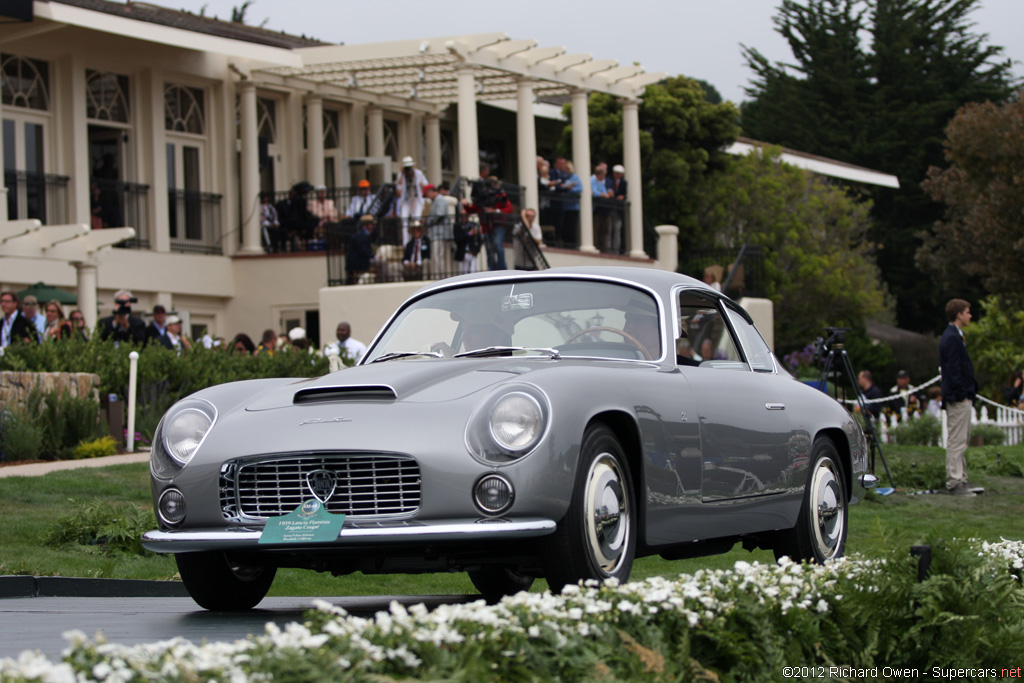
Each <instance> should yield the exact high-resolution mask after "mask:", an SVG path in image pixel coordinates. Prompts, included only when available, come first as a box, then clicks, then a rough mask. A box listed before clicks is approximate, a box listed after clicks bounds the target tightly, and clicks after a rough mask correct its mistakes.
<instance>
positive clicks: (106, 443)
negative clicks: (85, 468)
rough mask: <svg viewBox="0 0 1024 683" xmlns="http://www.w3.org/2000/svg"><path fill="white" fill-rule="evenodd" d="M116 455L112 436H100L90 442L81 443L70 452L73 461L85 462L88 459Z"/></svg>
mask: <svg viewBox="0 0 1024 683" xmlns="http://www.w3.org/2000/svg"><path fill="white" fill-rule="evenodd" d="M115 453H117V442H116V441H114V437H112V436H101V437H100V438H98V439H93V440H92V441H83V442H81V443H80V444H78V445H77V446H75V448H74V450H72V451H71V457H72V458H73V459H74V460H87V459H89V458H102V457H103V456H105V455H114V454H115Z"/></svg>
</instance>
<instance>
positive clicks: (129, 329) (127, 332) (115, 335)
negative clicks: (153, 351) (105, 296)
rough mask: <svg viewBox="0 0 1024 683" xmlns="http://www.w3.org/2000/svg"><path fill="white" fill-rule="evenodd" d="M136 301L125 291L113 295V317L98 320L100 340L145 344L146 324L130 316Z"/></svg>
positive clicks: (140, 319) (136, 299)
mask: <svg viewBox="0 0 1024 683" xmlns="http://www.w3.org/2000/svg"><path fill="white" fill-rule="evenodd" d="M138 301H139V300H138V298H136V297H134V296H132V293H131V292H129V291H128V290H125V289H122V290H119V291H118V292H117V293H116V294H114V315H110V316H107V317H106V318H103V319H101V320H100V324H99V326H100V339H103V340H107V339H113V340H114V341H115V342H132V343H135V344H139V345H143V344H145V343H146V323H144V322H143V321H142V318H137V317H135V316H134V315H132V304H134V303H138Z"/></svg>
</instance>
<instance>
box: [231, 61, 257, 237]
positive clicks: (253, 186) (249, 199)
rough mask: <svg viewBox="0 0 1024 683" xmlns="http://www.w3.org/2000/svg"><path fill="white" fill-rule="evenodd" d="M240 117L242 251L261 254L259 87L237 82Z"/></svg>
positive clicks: (247, 82) (248, 82)
mask: <svg viewBox="0 0 1024 683" xmlns="http://www.w3.org/2000/svg"><path fill="white" fill-rule="evenodd" d="M237 85H238V95H239V101H240V107H239V116H240V117H241V124H242V125H241V136H242V139H241V143H242V159H241V163H240V166H241V168H240V169H239V173H240V180H241V183H240V184H241V202H242V213H241V215H240V216H239V218H240V219H241V221H242V249H241V253H243V254H262V253H263V247H262V245H261V244H260V212H259V192H260V166H259V164H260V144H259V129H258V127H257V120H256V84H255V83H253V82H252V81H239V82H238V84H237Z"/></svg>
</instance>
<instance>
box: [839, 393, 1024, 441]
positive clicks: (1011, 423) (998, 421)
mask: <svg viewBox="0 0 1024 683" xmlns="http://www.w3.org/2000/svg"><path fill="white" fill-rule="evenodd" d="M940 380H941V376H939V375H936V376H935V377H933V378H932V379H930V380H928V381H927V382H925V383H924V384H921V385H919V386H916V387H909V388H908V389H907V390H906V391H905V392H903V393H902V394H899V396H906V395H907V394H912V393H917V392H919V391H920V390H921V389H923V388H925V387H927V386H929V385H932V384H935V383H936V382H938V381H940ZM894 397H895V396H886V397H884V398H877V399H871V400H868V399H865V400H864V402H865V403H888V402H890V401H892V400H893V398H894ZM978 402H979V403H980V405H979V406H978V407H977V408H976V409H975V410H972V411H971V427H972V429H973V428H974V426H976V425H991V426H993V427H997V428H998V429H1000V430H1001V431H1002V432H1003V433H1004V434H1005V435H1006V438H1005V439H1004V440H1003V444H1004V445H1006V446H1015V445H1017V444H1019V443H1022V442H1024V410H1018V409H1017V408H1011V407H1010V406H1004V405H1001V404H999V403H996V402H995V401H992V400H989V399H987V398H985V397H984V396H979V397H978ZM844 403H847V404H856V403H857V401H855V400H847V401H844ZM921 415H923V413H910V414H909V415H908V414H907V412H906V409H905V408H904V409H903V411H902V412H901V414H900V415H897V414H896V413H892V414H891V415H881V416H880V417H879V418H878V420H876V422H875V425H876V428H877V430H878V438H879V440H880V441H881V442H882V443H892V431H893V430H894V429H896V427H897V426H899V423H900V421H901V420H916V419H918V418H920V417H921ZM939 420H940V421H941V422H942V436H941V439H940V442H939V445H940V446H942V447H943V448H945V447H946V439H947V437H948V435H949V428H948V425H947V423H946V411H945V410H941V411H939Z"/></svg>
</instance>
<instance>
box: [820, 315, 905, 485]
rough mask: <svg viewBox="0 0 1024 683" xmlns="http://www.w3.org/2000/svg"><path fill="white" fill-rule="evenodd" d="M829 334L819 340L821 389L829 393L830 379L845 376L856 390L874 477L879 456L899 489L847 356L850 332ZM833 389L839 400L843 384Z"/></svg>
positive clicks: (837, 330)
mask: <svg viewBox="0 0 1024 683" xmlns="http://www.w3.org/2000/svg"><path fill="white" fill-rule="evenodd" d="M825 331H826V332H828V333H829V337H828V339H826V340H822V339H821V338H820V337H819V338H818V340H817V343H816V346H817V347H818V349H817V353H818V355H820V356H822V357H824V359H825V362H824V364H823V366H822V369H821V381H820V382H819V383H818V389H820V390H821V391H827V390H826V387H828V378H829V376H830V375H831V374H833V373H834V372H841V373H842V374H843V376H844V377H846V379H847V381H849V383H850V386H852V387H853V392H854V395H855V396H856V397H857V405H858V406H860V414H861V415H862V416H863V417H864V436H866V437H867V441H868V450H869V451H870V452H871V473H872V474H874V472H875V454H876V453H877V454H878V456H879V457H880V458H881V459H882V466H883V467H885V474H886V476H888V477H889V486H891V487H893V488H896V484H895V483H894V482H893V480H892V472H890V471H889V463H888V462H886V460H885V454H884V453H882V444H881V443H879V441H878V434H877V432H875V425H874V419H873V418H872V417H871V413H869V412H868V409H867V404H866V403H865V402H864V394H862V393H861V391H860V387H859V385H858V384H857V373H855V372H854V371H853V365H852V364H851V363H850V356H848V355H847V353H846V333H847V332H849V328H845V327H826V328H825ZM826 354H827V355H826ZM837 359H838V360H837ZM832 387H833V389H832V396H833V398H835V399H836V400H838V399H839V382H833V385H832ZM844 398H845V389H844Z"/></svg>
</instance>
